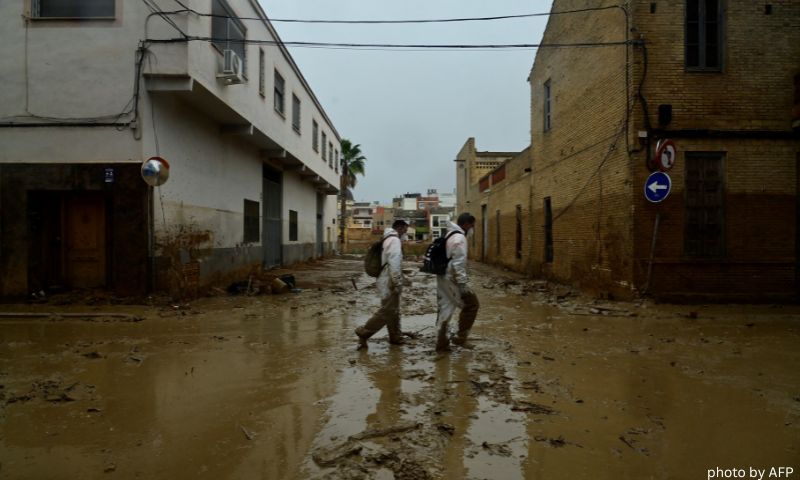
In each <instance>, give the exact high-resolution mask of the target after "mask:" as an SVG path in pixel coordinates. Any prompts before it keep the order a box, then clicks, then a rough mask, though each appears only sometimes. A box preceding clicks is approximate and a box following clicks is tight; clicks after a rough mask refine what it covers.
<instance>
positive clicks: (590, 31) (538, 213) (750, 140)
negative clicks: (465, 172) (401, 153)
mask: <svg viewBox="0 0 800 480" xmlns="http://www.w3.org/2000/svg"><path fill="white" fill-rule="evenodd" d="M598 5H599V6H601V7H602V6H603V5H606V6H608V8H606V9H599V10H598V9H595V10H592V11H585V12H581V13H571V14H564V15H551V17H550V19H549V22H548V26H547V29H546V32H545V35H544V38H543V41H542V43H543V44H553V43H561V44H564V43H595V44H606V45H598V46H591V47H582V48H541V49H539V50H538V51H537V54H536V60H535V63H534V65H533V69H532V71H531V75H530V77H529V82H530V85H531V93H532V94H531V101H532V105H531V116H532V118H531V144H532V149H531V156H532V158H533V160H532V175H531V179H532V182H531V197H530V202H531V205H532V207H533V208H532V213H533V219H532V225H534V226H535V227H533V229H532V232H531V233H532V241H533V242H532V258H531V260H532V269H533V272H534V273H537V274H542V275H544V276H547V277H550V278H555V279H558V280H561V281H566V282H571V283H575V284H578V285H580V286H581V287H582V288H583V289H585V290H589V291H594V292H596V293H608V294H613V295H615V296H621V297H630V296H633V295H636V294H637V293H641V292H643V291H645V290H646V291H647V292H648V293H651V294H653V295H655V296H657V297H670V296H676V297H687V296H689V297H691V296H708V297H713V298H728V299H736V298H741V299H745V298H754V297H757V298H762V299H763V298H778V297H789V296H794V295H796V293H797V288H798V281H797V272H798V255H797V252H798V241H797V238H798V237H797V234H796V233H797V227H798V222H800V220H799V219H798V204H797V201H798V200H797V188H798V185H800V176H798V166H800V135H799V134H798V126H797V116H798V98H797V97H798V93H797V89H798V87H797V82H798V74H800V29H798V28H797V19H798V18H800V3H798V2H795V1H773V2H770V3H768V4H765V3H763V2H753V1H751V0H686V1H677V0H669V1H667V0H663V1H651V0H648V1H640V0H629V1H628V2H625V4H624V5H625V9H624V10H623V9H622V8H619V7H616V6H615V5H616V2H612V1H605V2H597V1H596V0H592V1H587V0H555V1H554V3H553V11H565V10H576V9H581V8H586V7H598ZM626 42H627V43H626ZM608 44H612V45H608ZM793 117H794V118H793ZM667 139H669V140H672V141H673V142H674V144H675V146H676V151H677V156H676V159H675V163H674V166H673V168H672V169H671V170H669V172H668V173H669V175H670V176H671V179H672V191H671V193H670V194H669V196H668V197H667V198H666V199H665V200H663V202H661V203H657V204H654V203H650V202H648V201H647V200H646V199H645V197H644V195H643V192H644V189H645V187H646V181H647V178H648V175H649V174H650V172H651V171H652V170H654V169H655V167H654V163H655V158H654V157H655V155H654V152H653V151H654V148H655V145H656V143H657V142H658V141H659V140H661V141H663V140H667ZM459 172H460V170H459ZM459 186H461V184H459ZM492 193H493V194H494V192H492ZM490 211H491V210H490ZM657 219H658V221H657ZM476 233H477V232H476ZM490 234H491V232H490ZM653 247H654V248H653Z"/></svg>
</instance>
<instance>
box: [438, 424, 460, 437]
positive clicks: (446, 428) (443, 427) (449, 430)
mask: <svg viewBox="0 0 800 480" xmlns="http://www.w3.org/2000/svg"><path fill="white" fill-rule="evenodd" d="M436 429H437V430H439V431H440V432H442V433H446V434H448V435H453V434H454V433H455V432H456V427H454V426H452V425H450V424H449V423H437V424H436Z"/></svg>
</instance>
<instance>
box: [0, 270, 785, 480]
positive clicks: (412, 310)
mask: <svg viewBox="0 0 800 480" xmlns="http://www.w3.org/2000/svg"><path fill="white" fill-rule="evenodd" d="M404 267H405V268H406V269H407V270H408V271H409V272H410V274H411V275H412V278H413V281H414V284H413V286H412V287H411V288H409V289H406V291H405V292H404V297H403V303H402V305H401V312H402V316H403V330H404V331H406V332H409V333H410V335H409V342H408V344H406V345H404V346H400V347H398V346H390V345H389V344H388V342H387V339H386V337H385V330H384V331H382V332H380V333H379V334H378V335H376V337H375V338H374V339H373V340H372V341H371V342H370V347H369V350H367V351H357V350H356V337H355V335H354V333H353V329H354V328H355V327H356V326H357V325H359V324H361V323H363V322H364V320H365V319H366V318H367V317H368V316H369V315H370V314H371V313H372V311H373V310H374V308H375V307H376V305H377V298H376V294H375V289H374V281H373V279H371V278H369V277H367V276H366V275H365V274H364V273H363V268H362V262H361V261H360V260H359V259H357V258H355V257H353V258H348V257H340V258H336V259H332V260H325V261H318V262H312V263H309V264H307V265H303V266H300V267H298V268H296V269H294V270H292V272H291V273H292V274H294V275H295V277H296V279H297V287H299V289H300V290H301V291H300V292H299V293H287V294H284V295H271V296H244V295H241V296H233V295H224V294H221V293H220V294H218V295H217V296H214V297H208V298H202V299H200V300H197V301H192V302H190V303H187V304H177V305H169V304H158V302H154V304H153V305H149V306H143V305H114V304H108V302H88V303H86V304H83V305H80V304H74V303H73V304H69V305H58V300H57V298H53V299H50V300H49V301H48V302H47V303H42V304H20V305H3V307H2V311H3V312H7V313H4V316H3V317H2V318H0V322H2V328H0V477H2V478H7V479H22V478H49V479H76V478H99V477H103V478H147V479H195V478H209V479H221V478H266V479H292V478H297V479H301V478H336V479H339V478H345V479H349V478H354V479H355V478H375V479H391V478H396V479H428V478H431V479H433V478H437V479H438V478H470V479H499V478H502V479H521V478H526V479H537V478H542V479H554V478H599V479H605V478H607V479H618V478H641V479H644V478H653V479H668V478H669V479H673V478H680V479H704V478H709V477H708V475H709V473H708V472H709V470H712V469H715V468H722V469H731V468H745V469H746V468H748V467H755V468H759V469H764V468H767V469H769V468H771V467H780V466H793V467H794V468H795V469H797V468H799V467H800V464H798V463H797V459H798V458H800V352H799V351H798V349H797V345H799V344H800V329H799V327H798V325H797V322H796V319H797V318H798V314H800V309H798V307H796V306H775V305H763V306H746V307H740V306H736V305H725V306H687V305H682V306H673V305H670V306H664V305H658V304H654V303H651V302H640V303H623V302H601V301H594V300H590V299H587V298H585V297H581V296H578V295H577V294H576V293H573V292H571V291H570V290H569V289H568V288H567V287H564V286H553V285H550V284H547V283H544V282H541V281H534V280H531V279H526V278H523V277H522V276H519V275H516V274H512V273H509V272H505V271H501V270H498V269H494V268H491V267H487V266H484V265H480V264H477V265H475V264H473V266H472V267H473V268H472V274H473V284H474V287H475V290H476V292H477V294H478V296H479V298H480V300H481V310H480V312H479V314H478V320H477V322H476V325H475V328H474V331H473V332H474V339H473V348H471V349H459V348H457V347H456V348H455V349H454V351H453V352H452V353H450V354H444V355H439V354H436V353H435V352H434V349H433V346H434V332H433V330H434V329H433V324H434V322H435V315H436V310H435V288H434V279H433V277H432V276H429V275H425V274H421V273H416V272H417V271H418V268H419V264H417V263H413V262H407V263H406V264H405V265H404ZM8 312H18V313H21V314H26V315H28V318H21V317H16V318H15V317H13V316H11V315H10V313H8ZM36 312H50V313H54V315H49V316H44V317H33V316H32V314H34V313H36ZM67 312H71V313H73V314H75V315H73V316H66V315H64V314H65V313H67ZM79 313H81V314H82V313H91V314H92V315H91V316H88V315H77V314H79ZM101 313H103V314H109V315H99V314H101ZM111 314H113V316H112V315H111Z"/></svg>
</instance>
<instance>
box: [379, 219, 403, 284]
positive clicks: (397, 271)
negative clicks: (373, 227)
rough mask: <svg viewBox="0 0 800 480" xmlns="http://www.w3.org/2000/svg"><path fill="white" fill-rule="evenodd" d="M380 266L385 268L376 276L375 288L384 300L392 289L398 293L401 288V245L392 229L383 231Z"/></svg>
mask: <svg viewBox="0 0 800 480" xmlns="http://www.w3.org/2000/svg"><path fill="white" fill-rule="evenodd" d="M390 235H392V236H390ZM381 265H386V266H385V267H384V268H383V270H381V274H380V275H379V276H378V280H377V287H378V293H379V294H380V296H381V298H386V297H387V296H389V293H391V291H392V290H393V289H394V290H397V291H400V290H401V289H402V288H403V245H402V243H401V241H400V237H399V235H398V234H397V231H396V230H395V229H394V228H387V229H386V230H384V231H383V254H381Z"/></svg>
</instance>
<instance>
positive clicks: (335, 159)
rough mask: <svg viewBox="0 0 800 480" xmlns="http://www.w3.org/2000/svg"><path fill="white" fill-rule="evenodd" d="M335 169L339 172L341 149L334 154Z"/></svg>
mask: <svg viewBox="0 0 800 480" xmlns="http://www.w3.org/2000/svg"><path fill="white" fill-rule="evenodd" d="M333 169H334V171H336V173H339V150H336V154H335V155H334V156H333Z"/></svg>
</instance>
